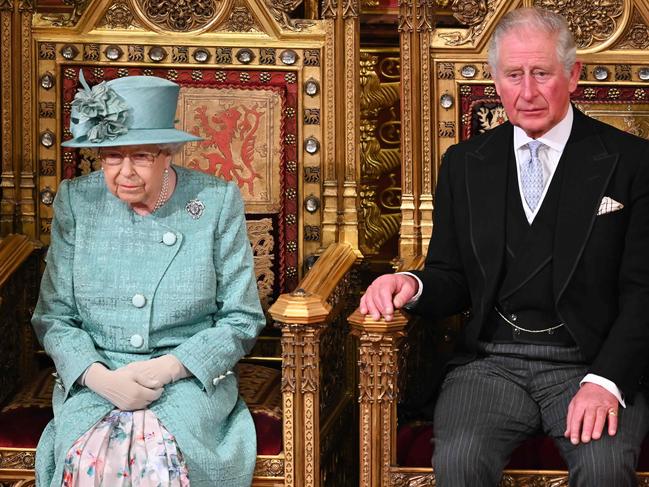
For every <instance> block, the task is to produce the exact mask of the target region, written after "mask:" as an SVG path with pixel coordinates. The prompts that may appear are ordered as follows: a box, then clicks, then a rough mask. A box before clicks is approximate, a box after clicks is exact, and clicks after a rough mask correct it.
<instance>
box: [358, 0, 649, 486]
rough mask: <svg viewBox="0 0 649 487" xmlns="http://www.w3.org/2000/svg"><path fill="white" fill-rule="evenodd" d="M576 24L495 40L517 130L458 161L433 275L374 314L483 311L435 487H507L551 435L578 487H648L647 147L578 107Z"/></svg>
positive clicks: (377, 301) (508, 21)
mask: <svg viewBox="0 0 649 487" xmlns="http://www.w3.org/2000/svg"><path fill="white" fill-rule="evenodd" d="M575 53H576V48H575V44H574V41H573V38H572V35H571V34H570V31H569V30H568V27H567V24H566V22H565V20H564V19H563V18H562V17H560V16H559V15H556V14H554V13H552V12H548V11H546V10H541V9H536V8H526V9H519V10H514V11H512V12H510V13H509V14H507V15H506V16H505V17H504V18H503V19H502V21H501V22H500V23H499V25H498V26H497V28H496V30H495V32H494V34H493V38H492V41H491V46H490V54H489V64H490V66H491V70H492V74H493V79H494V82H495V84H496V89H497V91H498V93H499V95H500V97H501V99H502V103H503V105H504V107H505V110H506V112H507V115H508V117H509V122H508V123H505V124H503V125H502V126H500V127H498V128H496V129H493V130H491V131H489V132H488V133H486V134H484V135H481V136H479V137H474V138H472V139H471V140H469V141H466V142H462V143H460V144H458V145H456V146H453V147H451V148H450V149H449V150H448V152H447V153H446V155H445V156H444V160H443V164H442V167H441V169H440V173H439V182H438V185H437V193H436V206H435V227H434V231H433V236H432V238H431V241H430V245H429V251H428V256H427V259H426V264H425V268H424V270H423V271H421V272H413V273H412V274H393V275H384V276H381V277H379V278H378V279H377V280H375V281H374V282H373V283H372V285H371V286H370V287H369V288H368V290H367V292H366V294H365V295H364V296H363V298H362V300H361V312H362V313H365V314H370V315H371V316H372V317H373V318H375V319H378V318H379V317H380V316H382V317H384V318H385V319H386V320H389V319H390V318H391V317H392V314H393V312H394V309H395V308H400V307H402V306H404V305H408V306H410V307H412V309H413V311H414V312H416V313H419V314H422V315H425V316H427V317H441V316H446V315H450V314H454V313H458V312H460V311H462V310H465V309H468V308H471V311H472V313H471V314H472V316H471V318H470V319H469V321H468V322H467V324H466V326H465V328H464V330H463V333H462V339H461V350H460V351H459V352H458V353H456V355H455V356H454V357H453V358H452V359H451V360H450V362H449V366H448V369H447V370H448V372H447V374H446V377H445V379H444V382H443V384H442V385H441V389H440V392H439V398H438V400H437V405H436V408H435V420H434V421H435V424H434V428H435V432H434V438H435V453H434V455H433V466H434V468H435V473H436V477H437V485H438V486H442V487H443V486H452V487H458V486H471V487H476V486H482V485H484V486H494V485H497V484H498V482H499V479H500V476H501V474H502V469H503V468H504V466H505V465H506V463H507V461H508V458H509V456H510V455H511V453H512V451H513V450H514V448H515V447H516V446H517V445H518V444H520V443H521V442H522V441H523V440H524V439H525V438H526V437H528V436H530V435H533V434H535V433H537V432H543V433H545V434H547V435H549V436H551V437H552V438H553V439H554V440H555V442H556V444H557V446H558V448H559V450H560V451H561V454H562V455H563V457H564V459H565V460H566V462H567V464H568V467H569V470H570V485H573V486H599V485H602V486H604V485H605V486H616V487H617V486H623V485H624V486H626V485H635V484H636V478H635V474H634V469H635V466H636V462H637V458H638V453H639V449H640V444H641V442H642V440H643V438H644V436H645V434H646V432H647V429H648V427H649V407H648V406H647V399H646V398H645V386H644V385H643V376H644V375H646V370H647V365H648V362H649V353H648V352H649V143H647V142H646V141H644V140H643V139H640V138H637V137H634V136H631V135H629V134H626V133H624V132H621V131H619V130H617V129H615V128H613V127H610V126H608V125H605V124H603V123H601V122H598V121H596V120H594V119H591V118H589V117H587V116H585V115H583V114H582V113H580V112H579V111H578V110H577V109H576V108H575V107H573V106H572V105H571V104H570V93H572V92H573V91H574V90H575V89H576V87H577V80H578V78H579V73H580V69H581V65H580V63H579V62H576V61H575Z"/></svg>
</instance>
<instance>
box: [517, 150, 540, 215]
mask: <svg viewBox="0 0 649 487" xmlns="http://www.w3.org/2000/svg"><path fill="white" fill-rule="evenodd" d="M542 145H543V144H542V143H541V142H539V141H538V140H532V141H530V142H528V143H527V147H528V148H529V150H530V159H529V161H527V162H526V163H524V164H523V165H522V166H521V184H522V186H523V196H524V197H525V201H526V202H527V206H529V207H530V209H531V210H532V211H534V210H535V209H536V207H537V206H538V204H539V201H540V199H541V195H542V194H543V165H542V164H541V161H540V159H539V148H540V147H541V146H542Z"/></svg>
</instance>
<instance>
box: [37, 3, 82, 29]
mask: <svg viewBox="0 0 649 487" xmlns="http://www.w3.org/2000/svg"><path fill="white" fill-rule="evenodd" d="M30 3H31V0H30ZM63 3H64V4H66V5H71V6H72V12H70V13H69V14H55V15H43V20H47V21H48V22H50V23H51V24H52V25H53V26H55V27H71V26H74V25H76V24H77V22H78V21H79V19H80V18H81V15H82V14H83V12H84V10H86V6H87V5H88V0H63Z"/></svg>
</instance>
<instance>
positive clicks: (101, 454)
mask: <svg viewBox="0 0 649 487" xmlns="http://www.w3.org/2000/svg"><path fill="white" fill-rule="evenodd" d="M104 485H105V486H111V487H131V486H132V487H158V486H160V487H162V486H164V487H167V486H169V487H187V486H189V478H188V474H187V465H186V463H185V460H184V459H183V455H182V453H181V452H180V450H178V447H177V445H176V440H175V438H174V437H173V436H172V435H171V434H170V433H169V432H168V431H167V430H166V428H165V427H164V426H163V425H162V423H160V421H159V420H158V418H157V417H156V415H155V414H154V413H153V412H152V411H151V410H149V409H142V410H139V411H120V410H119V409H113V410H112V411H111V412H110V413H109V414H108V415H107V416H105V417H104V418H102V419H101V420H100V421H99V422H98V423H97V424H95V425H94V426H93V427H92V428H91V429H89V430H88V431H87V432H86V433H85V434H83V435H82V436H81V437H80V438H79V439H78V440H77V441H76V442H75V443H74V445H72V448H70V450H69V451H68V453H67V455H66V458H65V464H64V466H63V483H62V487H90V486H97V487H99V486H104Z"/></svg>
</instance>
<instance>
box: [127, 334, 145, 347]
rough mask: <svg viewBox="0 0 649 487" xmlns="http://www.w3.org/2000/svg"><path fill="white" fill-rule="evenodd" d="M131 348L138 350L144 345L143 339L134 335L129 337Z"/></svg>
mask: <svg viewBox="0 0 649 487" xmlns="http://www.w3.org/2000/svg"><path fill="white" fill-rule="evenodd" d="M130 342H131V346H133V347H135V348H140V347H141V346H142V345H144V338H142V335H138V334H135V335H133V336H132V337H131V340H130Z"/></svg>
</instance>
